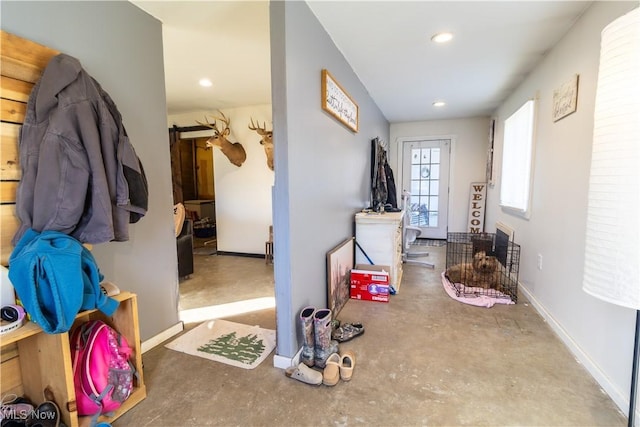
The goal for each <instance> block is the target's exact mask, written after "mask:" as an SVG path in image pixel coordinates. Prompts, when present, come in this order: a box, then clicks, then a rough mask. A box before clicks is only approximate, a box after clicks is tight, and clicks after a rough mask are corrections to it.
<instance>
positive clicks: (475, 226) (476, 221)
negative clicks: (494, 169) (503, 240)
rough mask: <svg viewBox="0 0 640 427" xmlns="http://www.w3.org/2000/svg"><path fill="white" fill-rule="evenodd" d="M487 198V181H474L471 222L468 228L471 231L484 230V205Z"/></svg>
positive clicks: (470, 204)
mask: <svg viewBox="0 0 640 427" xmlns="http://www.w3.org/2000/svg"><path fill="white" fill-rule="evenodd" d="M486 199H487V183H485V182H472V183H471V195H470V198H469V223H468V225H467V230H468V231H469V232H470V233H482V232H484V207H485V201H486Z"/></svg>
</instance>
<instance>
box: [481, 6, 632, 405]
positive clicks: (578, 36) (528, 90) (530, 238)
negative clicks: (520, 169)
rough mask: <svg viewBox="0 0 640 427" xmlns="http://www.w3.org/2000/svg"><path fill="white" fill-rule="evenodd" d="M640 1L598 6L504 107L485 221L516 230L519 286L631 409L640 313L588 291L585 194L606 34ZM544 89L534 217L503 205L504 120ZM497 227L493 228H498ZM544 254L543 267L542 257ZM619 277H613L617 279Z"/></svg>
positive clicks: (614, 395) (500, 111)
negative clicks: (567, 93) (569, 90)
mask: <svg viewBox="0 0 640 427" xmlns="http://www.w3.org/2000/svg"><path fill="white" fill-rule="evenodd" d="M634 7H638V2H595V3H594V4H593V6H592V7H591V8H589V9H588V10H587V11H586V13H585V14H584V15H583V16H582V17H581V18H580V20H579V21H578V22H577V23H576V24H575V25H574V27H573V28H572V29H571V31H569V33H567V35H566V36H565V37H564V38H563V39H562V40H561V41H560V42H559V43H558V44H557V45H556V46H555V47H554V48H553V50H551V52H549V54H548V55H547V56H546V57H545V59H544V60H543V61H542V62H541V63H540V64H539V65H538V66H537V67H536V69H535V70H534V71H532V72H531V74H530V75H529V76H528V77H527V79H526V80H525V82H524V83H523V84H522V85H520V86H519V87H518V88H517V89H516V90H515V91H514V93H513V94H512V95H510V96H509V98H508V99H507V100H506V101H505V102H504V103H503V104H502V106H500V108H499V109H498V110H497V112H496V117H497V119H498V120H497V123H496V124H497V129H496V139H495V149H496V150H495V170H496V174H497V175H496V185H495V186H494V188H491V189H490V190H489V192H488V194H487V225H488V226H492V225H493V226H494V225H495V222H496V221H501V222H504V223H506V224H507V225H510V226H512V227H513V228H514V229H515V240H516V242H517V243H519V244H520V245H521V247H522V248H521V257H520V282H521V283H522V288H523V291H524V292H525V294H526V295H527V297H528V298H529V300H530V301H531V302H532V303H533V305H534V306H535V307H536V308H537V309H538V311H539V312H540V313H541V314H542V315H543V316H544V317H545V318H546V319H547V321H548V323H549V325H550V326H551V327H552V328H554V330H555V331H556V332H557V333H558V335H559V336H560V337H561V338H562V339H563V340H564V342H565V343H566V345H567V346H568V347H569V348H570V349H571V351H572V352H573V353H574V354H575V355H576V357H577V358H578V359H579V360H580V361H581V362H582V363H583V365H584V366H585V367H586V368H587V369H588V370H589V372H591V374H592V375H593V376H594V377H595V378H596V380H597V381H598V382H599V383H600V384H601V386H602V387H603V388H604V389H605V390H606V391H607V393H608V394H609V395H610V396H611V397H612V398H613V400H614V401H615V402H616V403H617V404H618V405H619V406H620V408H621V409H622V410H623V411H625V412H626V411H627V409H628V399H629V398H628V396H629V390H630V378H631V361H632V356H633V337H634V325H635V311H634V310H630V309H627V308H621V307H618V306H616V305H613V304H609V303H606V302H603V301H600V300H598V299H596V298H594V297H592V296H590V295H587V294H586V293H585V292H584V291H583V290H582V275H583V268H584V250H585V227H586V208H587V191H588V186H589V169H590V162H591V147H592V138H593V113H594V101H595V89H596V81H597V76H598V64H599V60H600V32H601V31H602V29H603V28H604V27H605V26H606V25H607V24H609V23H610V22H611V21H613V20H614V19H616V18H617V17H619V16H621V15H623V14H624V13H626V12H627V11H629V10H631V9H632V8H634ZM574 74H579V75H580V80H579V88H578V91H579V93H578V108H577V111H576V112H575V113H573V114H571V115H569V116H567V117H565V118H563V119H562V120H560V121H558V122H553V121H552V119H551V107H552V97H553V91H554V90H556V89H557V88H559V87H560V86H561V85H562V84H563V83H565V82H566V81H568V80H569V79H570V78H571V76H573V75H574ZM536 94H537V95H538V113H537V117H538V118H537V123H536V128H535V135H536V137H535V160H534V178H533V199H532V207H531V218H530V219H529V220H525V219H523V218H521V217H517V216H513V215H509V214H507V213H505V212H503V211H502V210H501V209H500V207H499V206H498V202H499V197H500V173H501V162H502V146H503V131H504V120H505V119H506V118H507V117H509V116H510V115H511V114H512V113H513V112H514V111H515V110H517V109H518V108H519V107H520V106H521V105H522V104H523V103H524V102H525V101H526V100H527V99H529V98H531V97H533V96H535V95H536ZM490 231H492V230H490ZM538 254H540V255H542V257H543V262H542V265H543V267H542V269H541V270H539V269H538V268H537V256H538ZM613 276H614V274H613V273H612V277H613Z"/></svg>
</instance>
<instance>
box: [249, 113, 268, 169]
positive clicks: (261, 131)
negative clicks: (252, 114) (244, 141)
mask: <svg viewBox="0 0 640 427" xmlns="http://www.w3.org/2000/svg"><path fill="white" fill-rule="evenodd" d="M249 129H251V130H255V131H256V132H257V133H258V135H260V136H261V137H262V139H260V144H261V145H262V146H264V153H265V154H266V155H267V166H269V169H271V170H273V130H267V124H266V123H263V124H262V127H260V123H258V124H257V125H254V124H253V119H251V124H250V125H249Z"/></svg>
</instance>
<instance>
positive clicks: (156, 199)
mask: <svg viewBox="0 0 640 427" xmlns="http://www.w3.org/2000/svg"><path fill="white" fill-rule="evenodd" d="M2 29H3V30H5V31H8V32H10V33H13V34H16V35H18V36H21V37H25V38H27V39H31V40H33V41H35V42H38V43H40V44H44V45H46V46H49V47H51V48H54V49H57V50H59V51H61V52H64V53H66V54H69V55H71V56H74V57H76V58H78V59H79V60H80V62H81V63H82V65H83V67H84V68H85V69H86V70H87V72H88V73H89V74H91V75H92V76H93V77H94V78H95V79H96V80H97V81H98V82H100V84H101V85H102V87H103V88H104V89H105V90H106V91H107V92H108V93H109V95H110V96H111V98H113V100H114V102H115V103H116V105H117V106H118V109H119V110H120V113H121V114H122V117H123V122H124V126H125V127H126V129H127V132H128V134H129V137H130V139H131V143H132V144H133V146H134V148H135V150H136V152H137V154H138V156H139V157H140V160H141V161H142V164H143V166H144V168H145V172H146V175H147V180H148V183H149V210H148V213H147V215H146V216H145V217H144V218H142V219H141V220H140V222H138V223H136V224H133V225H131V226H130V227H129V234H130V240H129V241H127V242H110V243H104V244H101V245H95V246H94V247H93V254H94V255H95V258H96V261H97V263H98V266H99V268H100V271H101V272H102V273H103V274H104V275H105V278H106V279H108V280H111V281H112V282H115V283H116V284H118V286H120V287H121V288H122V289H124V290H130V291H132V292H135V293H137V294H138V312H139V317H140V333H141V337H142V340H146V339H148V338H150V337H152V336H154V335H156V334H158V333H160V332H162V331H164V330H165V329H168V328H170V327H173V326H175V325H176V324H177V323H178V263H177V257H176V241H175V234H174V233H175V231H174V229H173V227H174V226H173V209H172V208H173V200H172V199H173V197H172V190H171V163H170V158H169V149H168V146H169V137H168V134H167V128H166V99H165V91H164V64H163V60H162V27H161V24H160V22H159V21H157V20H156V19H155V18H153V17H151V16H149V15H148V14H146V13H145V12H143V11H142V10H140V9H139V8H137V7H136V6H134V5H133V4H131V3H129V2H123V1H115V2H114V1H104V2H101V1H95V2H82V1H80V2H67V1H44V2H32V1H25V2H12V1H3V2H2Z"/></svg>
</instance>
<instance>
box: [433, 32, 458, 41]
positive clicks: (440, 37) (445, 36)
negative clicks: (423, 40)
mask: <svg viewBox="0 0 640 427" xmlns="http://www.w3.org/2000/svg"><path fill="white" fill-rule="evenodd" d="M452 38H453V34H452V33H438V34H435V35H434V36H433V37H431V41H432V42H436V43H446V42H448V41H451V39H452Z"/></svg>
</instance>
